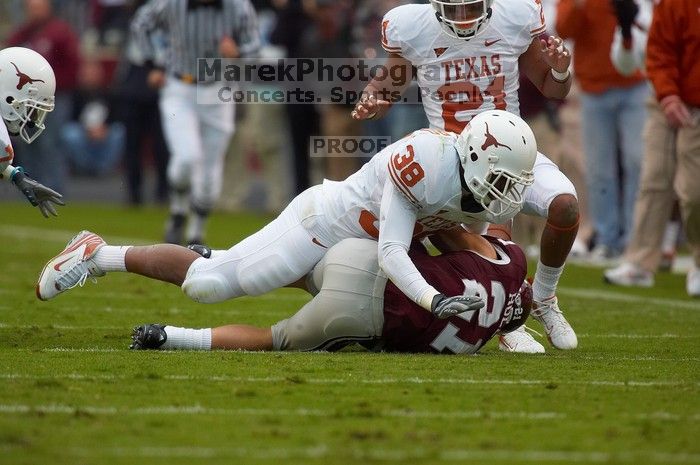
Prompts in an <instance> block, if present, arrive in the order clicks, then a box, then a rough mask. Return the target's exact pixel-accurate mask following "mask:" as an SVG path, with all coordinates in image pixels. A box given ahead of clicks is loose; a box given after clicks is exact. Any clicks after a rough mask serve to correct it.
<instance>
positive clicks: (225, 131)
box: [185, 86, 235, 244]
mask: <svg viewBox="0 0 700 465" xmlns="http://www.w3.org/2000/svg"><path fill="white" fill-rule="evenodd" d="M214 87H215V86H214ZM214 90H215V89H214ZM207 91H210V90H209V89H207ZM234 109H235V107H234V105H233V104H219V105H203V104H202V105H198V106H197V114H198V118H199V127H200V134H201V141H202V151H201V152H200V153H198V155H199V156H200V158H198V159H197V160H195V162H194V165H193V167H192V198H191V212H190V217H189V224H188V225H187V230H186V233H185V240H186V241H187V243H188V244H201V243H203V241H204V236H205V229H206V222H207V219H208V217H209V214H210V213H211V210H212V209H213V208H214V205H215V204H216V201H217V200H218V199H219V197H220V195H221V188H222V183H223V175H224V158H225V155H226V149H227V148H228V145H229V142H230V141H231V136H232V135H233V129H234V116H235V114H234Z"/></svg>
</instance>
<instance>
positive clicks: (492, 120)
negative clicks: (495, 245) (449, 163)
mask: <svg viewBox="0 0 700 465" xmlns="http://www.w3.org/2000/svg"><path fill="white" fill-rule="evenodd" d="M455 145H456V149H457V153H458V154H459V160H460V163H461V165H462V170H463V184H462V186H463V187H466V188H467V189H469V191H470V192H471V193H472V195H473V196H474V200H475V201H476V207H477V210H481V209H483V210H482V211H483V212H484V213H485V215H483V216H485V217H487V218H488V221H489V222H491V223H500V222H503V221H506V220H507V219H510V218H512V217H513V216H514V215H515V214H516V213H518V212H519V211H520V210H521V209H522V205H523V192H524V191H525V188H526V187H527V186H529V185H531V184H532V183H533V181H534V179H535V177H534V174H533V167H534V165H535V159H536V158H537V142H536V141H535V135H534V134H533V133H532V130H531V129H530V126H528V125H527V123H526V122H525V121H523V120H522V119H521V118H520V117H519V116H516V115H514V114H512V113H508V112H507V111H503V110H489V111H485V112H483V113H479V114H478V115H476V116H475V117H474V118H472V120H471V121H470V122H469V124H468V125H467V127H465V128H464V130H463V131H462V133H461V134H460V135H459V136H457V141H456V144H455Z"/></svg>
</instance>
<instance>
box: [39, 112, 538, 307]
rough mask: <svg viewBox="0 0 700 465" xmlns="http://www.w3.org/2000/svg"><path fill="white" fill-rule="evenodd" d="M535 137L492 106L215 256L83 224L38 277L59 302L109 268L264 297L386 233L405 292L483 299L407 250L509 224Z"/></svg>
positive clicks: (388, 257)
mask: <svg viewBox="0 0 700 465" xmlns="http://www.w3.org/2000/svg"><path fill="white" fill-rule="evenodd" d="M536 156H537V145H536V142H535V136H534V135H533V133H532V131H531V130H530V127H529V126H528V125H527V123H525V121H523V120H522V119H521V118H519V117H518V116H516V115H513V114H512V113H507V112H504V111H499V110H491V111H488V112H484V113H481V114H480V115H478V116H476V117H475V118H474V119H473V120H472V122H471V124H470V125H469V126H468V127H467V128H465V130H464V131H462V133H461V134H459V135H457V134H454V133H447V132H443V131H436V130H431V129H428V130H420V131H416V132H414V133H413V134H411V135H410V136H407V137H405V138H404V139H401V140H400V141H398V142H396V143H394V144H392V145H390V146H388V147H387V148H385V149H384V150H382V151H381V152H379V153H378V154H377V155H375V156H374V157H373V158H372V159H371V160H370V161H369V162H368V163H367V164H365V165H364V166H363V167H362V168H361V169H360V170H359V171H358V172H356V173H355V174H353V175H352V176H350V177H349V178H348V179H346V180H345V181H342V182H334V181H328V180H326V181H325V182H324V183H323V184H322V185H318V186H314V187H311V188H309V189H307V190H306V191H304V192H303V193H301V194H300V195H299V196H297V197H296V198H295V199H294V200H292V202H291V203H290V204H289V206H288V207H287V208H286V209H285V210H284V211H283V212H282V213H281V214H280V216H279V217H277V219H275V220H273V221H272V222H271V223H270V224H268V225H267V226H265V227H264V228H263V229H261V230H260V231H258V232H257V233H255V234H253V235H252V236H250V237H248V238H246V239H244V240H243V241H241V242H239V243H238V244H236V245H234V246H233V247H231V248H230V249H228V250H226V251H217V253H215V254H213V255H212V257H211V258H210V259H207V258H204V257H200V255H199V254H198V253H196V252H194V251H192V250H188V249H187V248H184V247H178V246H172V245H171V246H168V245H160V246H150V247H119V246H106V245H105V243H104V241H103V240H102V239H101V238H100V237H99V236H97V235H96V234H93V233H90V232H87V231H83V232H82V233H80V234H78V235H77V236H76V237H75V238H73V240H72V241H70V242H69V243H68V245H67V246H66V248H65V249H64V250H63V251H62V252H61V253H60V254H59V255H58V256H57V257H55V258H53V259H52V260H50V261H49V262H48V263H47V265H46V266H45V267H44V270H43V271H42V273H41V275H40V277H39V282H38V284H37V296H38V297H39V298H40V299H42V300H48V299H51V298H53V297H55V296H56V295H58V294H60V293H61V292H64V291H66V290H68V289H71V288H73V287H75V286H78V285H82V284H84V283H85V281H86V279H87V278H88V277H96V276H102V275H104V274H105V273H106V272H108V271H129V272H132V273H137V274H141V275H144V276H147V277H150V278H154V279H159V280H161V281H166V282H170V283H173V284H177V285H179V286H181V287H182V289H183V291H184V292H185V293H186V294H187V295H188V296H189V297H190V298H192V299H193V300H195V301H198V302H204V303H211V302H221V301H223V300H226V299H231V298H234V297H240V296H243V295H260V294H264V293H266V292H269V291H271V290H273V289H277V288H280V287H282V286H287V285H289V284H291V283H294V282H297V281H298V280H300V279H304V278H305V277H306V275H307V274H308V273H309V272H310V271H311V270H312V269H313V268H314V266H315V265H316V264H317V263H318V262H319V261H320V260H321V259H322V258H323V256H324V255H325V253H326V251H327V250H328V248H329V247H331V246H333V245H335V244H337V243H338V242H340V241H341V240H343V239H346V238H366V239H378V260H379V264H380V266H381V268H382V270H383V271H384V272H385V273H386V275H387V276H388V277H389V279H391V281H392V282H393V283H394V284H395V285H396V286H397V288H398V289H399V290H401V292H402V293H403V294H404V295H406V296H407V297H408V298H410V299H411V300H412V301H413V302H415V303H416V304H418V305H419V306H420V307H422V308H423V309H425V310H427V311H429V312H432V313H433V314H434V315H436V316H437V317H439V318H448V317H450V316H452V315H454V314H456V313H461V312H464V311H468V310H473V309H476V308H480V307H481V306H483V305H484V302H483V301H482V298H483V297H484V296H480V297H477V296H471V295H467V296H462V295H454V296H445V295H443V294H442V293H440V292H439V291H438V290H437V289H435V287H433V286H432V285H431V284H429V283H428V282H427V281H426V280H425V278H424V277H423V276H422V275H421V273H420V272H419V271H418V269H417V268H416V266H415V264H414V263H413V261H412V260H411V258H410V257H409V255H408V249H409V246H410V244H411V241H412V239H413V238H414V237H421V236H424V235H427V234H429V233H431V232H433V231H439V230H449V229H453V228H457V227H459V226H460V224H462V223H464V224H472V225H474V224H476V223H497V224H500V223H505V222H507V221H510V219H512V218H513V216H514V215H515V214H517V213H518V212H519V211H520V209H521V208H522V204H523V191H524V190H525V188H526V187H527V186H529V185H531V184H532V182H533V173H532V168H533V165H534V163H535V158H536Z"/></svg>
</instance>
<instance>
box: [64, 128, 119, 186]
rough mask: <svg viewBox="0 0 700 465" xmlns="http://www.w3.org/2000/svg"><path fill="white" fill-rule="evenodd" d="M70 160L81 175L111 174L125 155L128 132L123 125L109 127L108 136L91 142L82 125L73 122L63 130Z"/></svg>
mask: <svg viewBox="0 0 700 465" xmlns="http://www.w3.org/2000/svg"><path fill="white" fill-rule="evenodd" d="M61 137H62V139H63V143H64V145H65V147H66V152H67V153H68V158H69V160H70V161H71V163H72V164H73V166H74V167H75V168H76V170H77V171H78V172H79V173H82V174H91V175H96V176H102V175H105V174H108V173H109V172H111V171H112V170H113V169H114V167H115V166H116V165H117V163H119V161H120V160H121V156H122V154H123V153H124V144H125V140H126V130H125V129H124V125H122V124H121V123H112V124H110V125H109V130H108V131H107V136H106V137H105V138H104V139H103V140H100V141H94V140H90V139H89V138H88V135H87V132H86V131H85V128H84V127H83V125H82V124H80V123H76V122H71V123H67V124H66V125H64V126H63V128H62V129H61Z"/></svg>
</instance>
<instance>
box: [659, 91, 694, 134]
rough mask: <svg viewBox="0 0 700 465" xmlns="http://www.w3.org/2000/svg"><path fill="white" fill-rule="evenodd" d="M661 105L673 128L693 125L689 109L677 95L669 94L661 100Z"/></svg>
mask: <svg viewBox="0 0 700 465" xmlns="http://www.w3.org/2000/svg"><path fill="white" fill-rule="evenodd" d="M661 107H662V108H663V110H664V115H666V120H667V121H668V123H669V124H670V125H671V126H673V127H674V128H680V127H684V126H686V127H687V126H694V125H695V124H694V121H693V116H692V115H691V114H690V110H688V107H687V106H686V105H685V103H683V100H681V98H680V97H679V96H677V95H669V96H668V97H666V98H664V99H663V100H662V101H661Z"/></svg>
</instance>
